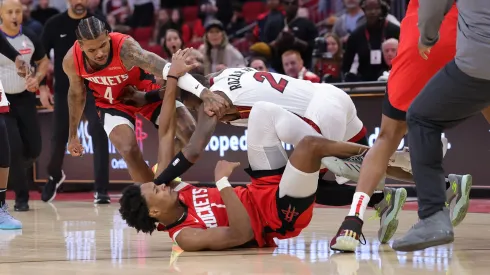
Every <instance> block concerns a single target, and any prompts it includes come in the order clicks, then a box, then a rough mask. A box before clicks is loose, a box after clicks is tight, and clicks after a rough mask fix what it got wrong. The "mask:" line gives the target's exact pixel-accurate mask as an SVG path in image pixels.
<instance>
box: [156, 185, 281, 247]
mask: <svg viewBox="0 0 490 275" xmlns="http://www.w3.org/2000/svg"><path fill="white" fill-rule="evenodd" d="M233 189H234V191H235V193H236V194H237V196H238V198H239V199H240V201H241V202H242V203H243V205H244V206H245V208H246V209H247V212H248V214H249V216H250V221H251V223H252V228H253V231H254V235H255V240H256V241H257V244H258V246H259V247H264V246H275V243H274V241H273V240H272V238H270V240H269V238H267V240H266V238H265V236H264V233H263V231H264V225H263V223H262V219H261V218H260V215H259V211H257V209H256V206H257V205H256V204H255V203H254V200H253V199H252V198H251V196H250V192H249V190H248V189H247V188H245V187H235V188H233ZM275 189H276V190H277V186H275ZM174 190H175V191H178V192H179V199H180V201H181V202H182V203H183V204H185V205H186V206H187V217H186V219H185V220H184V221H183V222H181V223H179V224H178V225H176V226H174V227H172V228H170V229H168V230H167V229H166V228H165V226H164V225H162V224H159V225H158V228H157V229H158V230H159V231H167V232H168V234H169V236H170V238H171V239H172V240H174V241H175V238H176V237H177V235H178V234H179V233H180V231H181V230H182V229H184V228H186V227H193V228H201V229H207V228H213V227H219V226H229V223H228V214H227V213H226V207H225V204H224V203H223V200H222V199H221V195H220V192H219V191H218V189H217V188H206V187H195V186H192V185H190V184H187V183H184V182H182V183H181V184H179V185H178V186H177V187H176V188H175V189H174ZM267 191H268V192H267V193H270V194H271V196H272V197H273V198H274V200H264V201H263V202H262V203H268V202H271V203H273V204H274V205H275V191H273V190H272V192H270V191H271V190H267ZM276 212H277V211H274V213H276Z"/></svg>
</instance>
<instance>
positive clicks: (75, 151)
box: [68, 137, 83, 157]
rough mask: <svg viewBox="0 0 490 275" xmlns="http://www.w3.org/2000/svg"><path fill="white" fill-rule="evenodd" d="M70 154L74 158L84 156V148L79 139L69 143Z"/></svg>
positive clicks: (73, 139)
mask: <svg viewBox="0 0 490 275" xmlns="http://www.w3.org/2000/svg"><path fill="white" fill-rule="evenodd" d="M68 152H70V154H71V155H72V156H74V157H79V156H81V155H83V146H82V144H80V140H79V139H78V137H76V138H71V139H70V141H69V142H68Z"/></svg>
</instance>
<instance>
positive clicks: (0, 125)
mask: <svg viewBox="0 0 490 275" xmlns="http://www.w3.org/2000/svg"><path fill="white" fill-rule="evenodd" d="M9 167H10V144H9V137H8V133H7V125H5V114H0V168H9Z"/></svg>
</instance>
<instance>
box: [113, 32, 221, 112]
mask: <svg viewBox="0 0 490 275" xmlns="http://www.w3.org/2000/svg"><path fill="white" fill-rule="evenodd" d="M120 57H121V60H122V62H123V64H124V67H126V69H127V70H130V69H131V68H133V67H135V66H136V67H140V68H141V69H143V70H145V71H147V72H148V73H150V74H152V75H154V76H156V77H158V78H164V79H167V74H168V70H169V68H170V64H168V62H167V61H165V60H164V59H163V58H161V57H160V56H158V55H156V54H154V53H151V52H148V51H146V50H144V49H143V48H141V46H140V44H138V42H136V41H135V40H134V39H133V38H131V37H129V38H127V39H126V40H124V42H123V45H122V48H121V52H120ZM177 86H178V87H179V88H181V89H183V90H186V91H188V92H190V93H193V94H195V95H196V96H197V97H199V98H201V99H202V100H203V101H204V104H205V111H206V113H207V114H208V115H209V116H212V115H215V114H217V115H218V116H220V117H221V116H222V115H223V114H224V113H225V111H226V109H228V108H229V107H230V106H229V103H228V102H227V101H225V100H224V99H223V98H222V97H220V96H216V95H215V94H214V93H213V92H211V91H209V90H208V89H207V88H206V87H204V86H203V85H202V84H201V83H199V81H197V80H196V79H195V78H194V77H192V76H191V75H190V74H185V75H183V76H182V77H180V78H179V80H178V82H177Z"/></svg>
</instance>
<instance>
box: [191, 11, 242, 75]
mask: <svg viewBox="0 0 490 275" xmlns="http://www.w3.org/2000/svg"><path fill="white" fill-rule="evenodd" d="M199 51H200V52H201V53H202V55H203V56H204V63H203V67H204V73H205V74H209V73H214V72H217V71H220V70H222V69H226V68H228V67H231V68H233V67H236V68H240V67H245V59H244V58H243V56H242V54H241V53H240V52H239V51H238V50H237V49H236V48H235V47H233V46H232V45H231V44H230V43H228V37H227V36H226V33H225V29H224V27H223V24H222V23H221V22H220V21H217V20H213V21H210V22H209V23H208V24H207V25H206V34H205V35H204V44H203V45H202V46H201V47H200V48H199Z"/></svg>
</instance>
